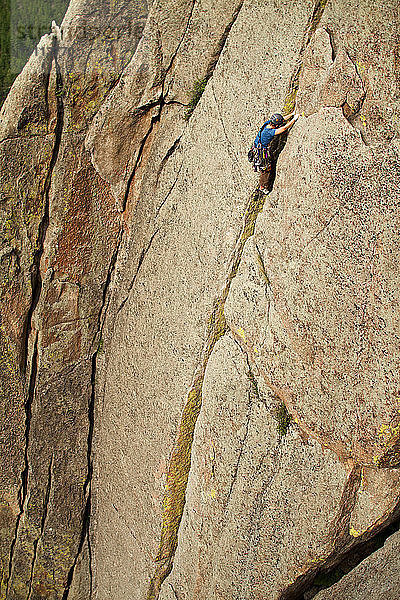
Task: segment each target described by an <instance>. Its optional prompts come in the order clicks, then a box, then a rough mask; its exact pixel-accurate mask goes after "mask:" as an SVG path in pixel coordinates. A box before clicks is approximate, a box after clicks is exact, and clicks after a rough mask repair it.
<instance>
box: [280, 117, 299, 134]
mask: <svg viewBox="0 0 400 600" xmlns="http://www.w3.org/2000/svg"><path fill="white" fill-rule="evenodd" d="M299 116H300V115H294V117H293V119H292V120H291V121H289V123H286V125H283V126H282V127H279V128H278V129H276V130H275V135H279V134H280V133H283V132H284V131H286V130H287V129H289V127H291V126H292V125H293V123H295V122H296V121H297V119H298V118H299Z"/></svg>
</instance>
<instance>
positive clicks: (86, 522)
mask: <svg viewBox="0 0 400 600" xmlns="http://www.w3.org/2000/svg"><path fill="white" fill-rule="evenodd" d="M122 231H123V228H122V225H121V227H120V230H119V234H118V238H117V242H116V245H115V249H114V252H113V254H112V256H111V260H110V264H109V267H108V271H107V278H106V281H105V282H104V286H103V295H102V303H101V306H100V309H99V312H98V316H97V327H96V332H95V335H94V338H93V342H92V348H93V347H94V344H95V343H97V348H96V349H95V350H94V352H93V355H92V370H91V378H90V385H91V394H90V398H89V403H88V422H89V428H88V437H87V475H86V480H85V483H84V485H83V495H84V497H86V503H85V508H84V511H83V517H82V529H81V537H80V540H79V544H78V549H77V552H76V555H75V558H74V561H73V563H72V566H71V568H70V570H69V573H68V576H67V582H66V586H65V588H64V593H63V596H62V600H67V599H68V596H69V592H70V589H71V585H72V581H73V578H74V574H75V569H76V566H77V564H78V560H79V558H80V556H81V554H82V550H83V546H84V544H85V541H86V543H87V548H88V555H89V581H90V596H89V599H90V598H91V597H92V592H93V572H92V549H91V541H90V516H91V506H92V489H91V485H92V476H93V455H92V449H93V434H94V409H95V399H96V371H97V356H98V352H99V347H100V340H101V335H102V331H103V326H104V322H105V318H106V313H107V309H108V306H109V302H110V298H109V294H108V291H109V288H110V285H111V281H112V275H113V272H114V270H115V265H116V262H117V258H118V252H119V249H120V246H121V242H122ZM89 599H88V600H89Z"/></svg>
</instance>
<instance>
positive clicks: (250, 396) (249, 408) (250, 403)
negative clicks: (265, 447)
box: [225, 339, 259, 510]
mask: <svg viewBox="0 0 400 600" xmlns="http://www.w3.org/2000/svg"><path fill="white" fill-rule="evenodd" d="M234 341H235V343H236V344H237V345H238V347H239V349H240V352H241V353H243V354H244V356H245V358H246V363H247V368H248V372H247V377H248V379H249V382H250V390H249V392H248V402H247V414H246V423H245V433H244V436H243V439H242V440H240V450H239V456H238V459H237V461H236V465H235V467H234V470H233V473H232V481H231V484H230V486H229V491H228V495H227V499H226V502H225V510H226V508H227V507H228V504H229V502H230V499H231V496H232V492H233V488H234V487H235V484H236V481H237V475H238V471H239V466H240V461H241V459H242V455H243V451H244V448H245V445H246V442H247V437H248V435H249V427H250V418H251V411H252V408H253V397H254V396H255V397H256V398H258V397H259V394H258V386H257V382H256V380H255V377H254V375H253V373H252V371H251V367H250V363H249V359H248V356H247V353H246V352H243V349H242V347H241V346H240V344H239V342H238V341H237V340H236V339H234Z"/></svg>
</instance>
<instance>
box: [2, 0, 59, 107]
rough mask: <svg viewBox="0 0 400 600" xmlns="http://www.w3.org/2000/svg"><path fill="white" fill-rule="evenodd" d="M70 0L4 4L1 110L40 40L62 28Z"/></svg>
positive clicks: (8, 1) (16, 0) (22, 0)
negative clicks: (55, 28) (12, 86)
mask: <svg viewBox="0 0 400 600" xmlns="http://www.w3.org/2000/svg"><path fill="white" fill-rule="evenodd" d="M68 4H69V2H68V0H0V106H1V104H3V102H4V100H5V98H6V96H7V94H8V92H9V89H10V87H11V85H12V84H13V81H14V79H15V78H16V76H17V75H18V74H19V73H20V72H21V70H22V68H23V67H24V65H25V63H26V62H27V60H28V58H29V56H30V55H31V53H32V52H33V50H34V49H35V47H36V44H37V43H38V41H39V39H40V38H41V36H42V35H44V34H45V33H49V32H50V30H51V22H52V20H53V19H54V20H55V21H56V23H57V24H58V25H59V24H60V23H61V21H62V18H63V16H64V14H65V11H66V9H67V7H68Z"/></svg>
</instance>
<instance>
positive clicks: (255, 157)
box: [247, 121, 271, 172]
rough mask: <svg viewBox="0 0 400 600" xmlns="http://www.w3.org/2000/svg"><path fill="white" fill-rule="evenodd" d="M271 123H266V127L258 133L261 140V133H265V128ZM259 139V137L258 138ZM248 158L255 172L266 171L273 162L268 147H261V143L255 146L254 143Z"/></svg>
mask: <svg viewBox="0 0 400 600" xmlns="http://www.w3.org/2000/svg"><path fill="white" fill-rule="evenodd" d="M270 122H271V121H266V122H265V123H264V125H263V126H262V127H261V129H260V131H259V132H258V137H259V139H260V140H261V133H262V132H263V130H264V128H265V127H266V126H267V125H269V123H270ZM256 138H257V136H256ZM247 158H248V160H249V162H250V163H252V165H253V169H254V171H256V172H257V171H266V169H267V167H268V164H269V163H270V162H271V156H270V153H269V149H268V147H267V148H265V147H264V146H262V145H261V141H260V142H259V143H258V144H257V145H255V144H254V143H253V145H252V147H251V148H250V150H249V151H248V153H247Z"/></svg>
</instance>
